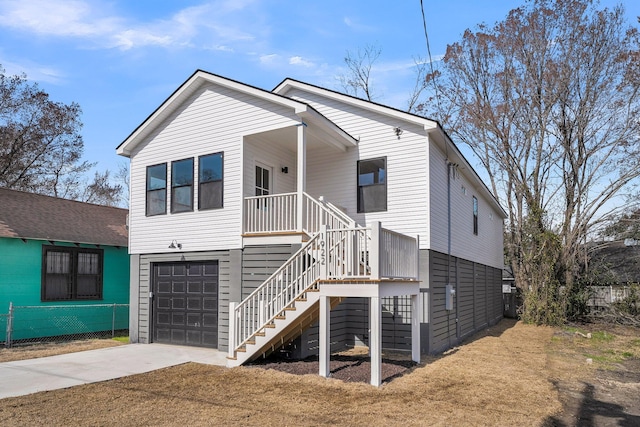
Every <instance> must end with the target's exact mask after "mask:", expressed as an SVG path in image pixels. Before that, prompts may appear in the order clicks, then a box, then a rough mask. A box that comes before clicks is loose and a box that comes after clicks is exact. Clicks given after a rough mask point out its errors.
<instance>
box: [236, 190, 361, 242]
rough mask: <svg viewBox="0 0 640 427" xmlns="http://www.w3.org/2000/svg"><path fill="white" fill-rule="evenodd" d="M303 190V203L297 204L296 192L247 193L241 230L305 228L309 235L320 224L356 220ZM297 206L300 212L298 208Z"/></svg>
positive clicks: (336, 224) (340, 225)
mask: <svg viewBox="0 0 640 427" xmlns="http://www.w3.org/2000/svg"><path fill="white" fill-rule="evenodd" d="M302 194H303V197H302V206H298V193H282V194H270V195H268V196H254V197H246V198H245V205H244V207H245V209H244V217H245V221H244V232H245V233H246V234H252V233H253V234H269V233H295V232H305V233H307V234H308V235H310V236H311V235H314V234H315V233H317V232H318V231H320V226H322V225H326V226H327V227H328V228H330V229H341V228H349V227H353V226H355V221H353V220H352V219H351V218H349V216H348V215H347V214H345V213H344V212H342V211H341V210H339V209H338V208H337V207H335V206H334V205H332V204H331V203H326V202H323V201H319V200H316V199H314V198H313V197H311V196H310V195H308V194H307V193H302ZM299 208H300V209H302V212H299V211H298V209H299ZM299 214H301V215H299ZM299 218H301V223H300V220H299Z"/></svg>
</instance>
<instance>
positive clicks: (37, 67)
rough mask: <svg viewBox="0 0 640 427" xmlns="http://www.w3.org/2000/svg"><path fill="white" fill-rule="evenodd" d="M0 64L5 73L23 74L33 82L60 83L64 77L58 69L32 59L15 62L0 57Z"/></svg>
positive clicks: (11, 74) (12, 74)
mask: <svg viewBox="0 0 640 427" xmlns="http://www.w3.org/2000/svg"><path fill="white" fill-rule="evenodd" d="M0 64H2V67H3V68H4V71H5V74H6V75H10V76H14V75H21V74H25V75H26V76H27V79H28V80H30V81H33V82H42V83H51V84H61V83H62V82H63V81H64V79H65V75H64V74H63V73H62V72H60V71H59V70H56V69H54V68H51V67H48V66H45V65H41V64H37V63H34V62H32V61H26V62H24V63H17V62H12V61H7V60H5V59H2V58H0Z"/></svg>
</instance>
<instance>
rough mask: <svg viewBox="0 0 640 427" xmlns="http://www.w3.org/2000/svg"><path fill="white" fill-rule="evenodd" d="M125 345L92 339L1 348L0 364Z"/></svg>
mask: <svg viewBox="0 0 640 427" xmlns="http://www.w3.org/2000/svg"><path fill="white" fill-rule="evenodd" d="M122 344H124V342H123V341H118V340H114V339H92V340H82V341H72V342H65V343H48V344H39V345H25V346H17V347H13V348H10V349H7V348H4V347H0V363H2V362H13V361H15V360H24V359H36V358H39V357H47V356H56V355H58V354H66V353H75V352H77V351H85V350H94V349H98V348H106V347H113V346H116V345H122Z"/></svg>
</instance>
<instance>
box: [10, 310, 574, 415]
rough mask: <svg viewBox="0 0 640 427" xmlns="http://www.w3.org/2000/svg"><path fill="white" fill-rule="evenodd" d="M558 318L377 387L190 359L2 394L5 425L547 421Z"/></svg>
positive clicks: (491, 337)
mask: <svg viewBox="0 0 640 427" xmlns="http://www.w3.org/2000/svg"><path fill="white" fill-rule="evenodd" d="M553 334H554V330H553V329H552V328H545V327H534V326H527V325H523V324H521V323H518V324H514V322H513V321H509V320H504V321H502V322H501V323H500V324H499V325H498V326H495V327H493V328H491V329H490V330H489V331H486V332H484V333H482V334H481V335H479V336H477V337H475V339H474V340H473V341H471V342H469V343H468V344H465V345H464V346H461V347H459V348H457V349H454V350H452V351H451V352H449V354H447V355H444V356H442V357H439V358H431V359H429V360H423V364H421V366H419V367H418V368H416V369H414V370H413V371H411V372H410V373H408V374H406V375H404V376H402V377H400V378H397V379H394V380H393V381H391V382H390V383H388V384H385V385H383V386H382V387H380V388H379V389H377V388H374V387H372V386H370V385H367V384H362V383H344V382H341V381H338V380H335V379H323V378H320V377H318V376H317V375H303V376H295V375H291V374H287V373H283V372H279V371H274V370H263V369H257V368H245V367H241V368H235V369H225V368H221V367H215V366H205V365H199V364H194V363H190V364H185V365H181V366H177V367H173V368H168V369H163V370H159V371H155V372H152V373H149V374H142V375H136V376H131V377H127V378H122V379H118V380H113V381H107V382H103V383H97V384H89V385H85V386H78V387H72V388H69V389H64V390H58V391H53V392H43V393H37V394H34V395H30V396H23V397H17V398H8V399H3V400H0V419H1V420H2V424H3V425H7V426H8V425H48V426H52V425H56V426H62V425H78V426H81V425H100V426H116V425H118V426H120V425H141V426H142V425H145V426H157V425H189V426H204V425H225V426H227V425H237V426H250V425H255V426H286V425H296V426H305V425H307V426H319V425H354V426H355V425H358V426H390V425H403V426H424V425H435V426H437V425H447V426H451V425H456V426H460V425H491V426H493V425H526V426H534V425H544V424H545V423H547V422H548V420H549V419H550V417H552V416H554V415H556V414H558V413H560V412H561V411H562V405H561V403H560V402H561V401H560V398H559V394H558V391H557V390H556V388H555V387H554V384H553V383H552V382H551V381H550V380H549V378H548V376H549V375H548V374H549V373H548V371H547V362H548V360H547V356H548V346H549V344H550V343H551V341H552V336H553Z"/></svg>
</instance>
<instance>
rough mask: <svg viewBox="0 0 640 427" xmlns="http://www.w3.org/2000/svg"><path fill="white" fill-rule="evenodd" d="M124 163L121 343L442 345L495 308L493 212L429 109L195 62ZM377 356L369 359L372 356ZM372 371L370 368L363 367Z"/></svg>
mask: <svg viewBox="0 0 640 427" xmlns="http://www.w3.org/2000/svg"><path fill="white" fill-rule="evenodd" d="M117 152H118V154H120V155H123V156H126V157H129V158H130V160H131V192H130V194H131V196H130V197H131V200H130V217H129V239H130V242H129V251H130V254H131V320H130V335H131V340H132V341H133V342H142V343H149V342H164V343H175V344H181V345H197V346H207V347H213V348H218V349H221V350H224V351H228V352H229V364H230V365H231V366H233V365H238V364H241V363H243V362H245V361H248V360H251V359H254V358H256V357H260V356H262V355H265V354H268V353H270V352H272V351H275V350H278V349H279V348H283V347H284V348H286V349H288V350H289V351H292V352H294V353H295V354H296V355H297V356H300V357H303V356H305V355H307V354H310V353H314V352H315V353H318V352H319V354H320V355H321V357H320V361H321V374H323V375H327V374H328V360H329V353H330V351H331V350H338V349H344V348H345V347H348V346H353V345H359V344H364V345H370V347H371V350H372V351H371V353H372V361H373V362H374V363H372V367H373V368H372V369H373V370H372V383H374V384H375V383H376V382H377V383H379V371H375V369H378V368H379V357H377V356H375V355H376V354H379V349H380V347H381V346H382V347H385V348H387V347H389V348H397V349H405V350H412V354H413V357H414V359H417V358H419V353H420V352H422V353H437V352H441V351H443V350H445V349H447V348H449V347H451V346H453V345H455V344H457V343H459V342H460V341H461V340H462V339H464V338H465V337H466V336H468V335H470V334H472V333H473V332H475V331H478V330H480V329H482V328H485V327H487V326H488V325H490V324H492V323H495V322H496V321H498V320H499V319H500V318H501V317H502V295H501V269H502V266H503V255H502V253H503V245H502V232H503V219H504V218H505V213H504V211H503V210H502V209H501V207H500V206H499V204H498V203H497V201H496V199H495V198H494V197H493V196H492V194H491V193H490V191H489V190H488V189H487V187H486V186H485V185H484V184H483V182H482V181H481V179H480V178H479V177H478V175H477V174H476V173H475V171H474V170H473V168H472V167H471V166H470V165H469V163H468V162H467V161H466V160H465V159H464V157H463V156H462V154H461V153H460V151H459V150H458V149H457V148H456V146H455V145H454V144H453V143H452V142H451V140H450V139H449V137H448V136H447V134H446V133H445V132H444V131H443V130H442V128H441V127H440V126H439V124H438V123H437V122H434V121H432V120H428V119H425V118H422V117H418V116H415V115H412V114H408V113H406V112H402V111H399V110H396V109H393V108H390V107H386V106H383V105H380V104H376V103H372V102H367V101H364V100H361V99H357V98H354V97H351V96H347V95H344V94H340V93H337V92H334V91H331V90H328V89H324V88H321V87H317V86H313V85H310V84H307V83H303V82H299V81H296V80H292V79H286V80H284V81H283V82H282V83H280V85H278V86H277V87H276V88H275V89H274V90H273V91H271V92H269V91H266V90H262V89H259V88H256V87H252V86H249V85H246V84H243V83H240V82H237V81H234V80H231V79H227V78H224V77H220V76H217V75H214V74H211V73H207V72H205V71H200V70H198V71H196V72H195V73H194V74H193V75H192V76H191V77H190V78H189V79H188V80H187V81H186V82H185V83H184V84H182V86H180V87H179V88H178V89H177V90H176V91H175V92H174V93H173V94H172V95H171V96H170V97H169V98H168V99H167V100H166V101H165V102H164V103H163V104H162V105H161V106H160V107H159V108H158V109H157V110H156V111H154V112H153V113H152V114H151V115H150V116H149V117H148V118H147V119H146V120H145V121H144V122H143V123H142V124H141V125H140V126H139V127H138V128H137V129H135V130H134V131H133V133H132V134H131V135H130V136H129V137H128V138H127V139H126V140H125V141H124V142H123V143H122V144H120V146H119V147H118V148H117ZM376 366H377V367H376ZM376 375H378V378H376Z"/></svg>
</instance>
